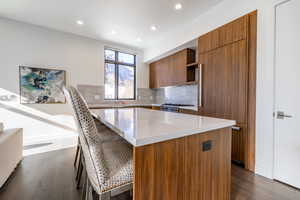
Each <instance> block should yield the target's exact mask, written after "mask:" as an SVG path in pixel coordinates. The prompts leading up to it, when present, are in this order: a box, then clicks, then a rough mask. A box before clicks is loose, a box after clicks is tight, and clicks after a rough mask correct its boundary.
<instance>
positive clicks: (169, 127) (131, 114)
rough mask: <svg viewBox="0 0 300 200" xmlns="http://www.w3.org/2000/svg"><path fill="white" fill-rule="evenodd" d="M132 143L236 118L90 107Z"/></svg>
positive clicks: (222, 124) (219, 124)
mask: <svg viewBox="0 0 300 200" xmlns="http://www.w3.org/2000/svg"><path fill="white" fill-rule="evenodd" d="M91 111H92V113H93V115H94V116H95V117H96V118H98V119H99V120H101V121H102V122H103V123H104V124H105V125H107V126H108V127H110V128H111V129H113V130H114V131H115V132H117V133H118V134H119V135H121V136H122V137H123V138H124V139H125V140H127V141H128V142H129V143H131V144H132V145H133V146H135V147H138V146H143V145H148V144H153V143H158V142H162V141H167V140H171V139H175V138H180V137H185V136H190V135H193V134H199V133H204V132H208V131H212V130H217V129H222V128H226V127H231V126H234V125H235V121H231V120H224V119H217V118H210V117H202V116H198V115H189V114H182V113H172V112H165V111H157V110H150V109H144V108H124V109H91Z"/></svg>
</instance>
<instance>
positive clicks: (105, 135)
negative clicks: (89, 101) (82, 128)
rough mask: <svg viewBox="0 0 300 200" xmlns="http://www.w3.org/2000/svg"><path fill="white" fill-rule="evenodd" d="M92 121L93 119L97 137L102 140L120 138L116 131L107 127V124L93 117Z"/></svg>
mask: <svg viewBox="0 0 300 200" xmlns="http://www.w3.org/2000/svg"><path fill="white" fill-rule="evenodd" d="M94 121H95V124H96V127H97V131H98V135H99V139H100V140H101V141H102V142H107V141H116V140H122V137H121V136H119V135H118V134H117V133H115V132H113V131H112V130H111V129H109V128H108V127H107V126H105V125H104V124H103V123H101V122H100V121H99V120H97V119H94Z"/></svg>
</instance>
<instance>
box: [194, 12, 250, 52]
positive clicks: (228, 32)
mask: <svg viewBox="0 0 300 200" xmlns="http://www.w3.org/2000/svg"><path fill="white" fill-rule="evenodd" d="M248 18H249V17H248V16H244V17H241V18H239V19H237V20H234V21H233V22H230V23H228V24H226V25H224V26H222V27H220V28H218V29H216V30H213V31H211V32H209V33H207V34H205V35H203V36H201V37H199V40H198V50H199V53H200V54H202V53H206V52H208V51H211V50H214V49H217V48H220V47H223V46H225V45H227V44H230V43H234V42H237V41H239V40H243V39H247V33H248Z"/></svg>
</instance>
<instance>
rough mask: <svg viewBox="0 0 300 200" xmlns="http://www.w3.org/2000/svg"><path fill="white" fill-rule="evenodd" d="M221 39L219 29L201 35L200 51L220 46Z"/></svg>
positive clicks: (199, 41)
mask: <svg viewBox="0 0 300 200" xmlns="http://www.w3.org/2000/svg"><path fill="white" fill-rule="evenodd" d="M219 40H220V31H219V30H218V29H217V30H214V31H212V32H209V33H207V34H205V35H203V36H201V37H200V38H199V40H198V47H199V48H198V50H199V53H205V52H208V51H210V50H213V49H216V48H218V47H219V46H220V41H219Z"/></svg>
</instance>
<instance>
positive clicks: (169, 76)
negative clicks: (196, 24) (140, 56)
mask: <svg viewBox="0 0 300 200" xmlns="http://www.w3.org/2000/svg"><path fill="white" fill-rule="evenodd" d="M195 59H196V56H195V51H194V50H192V49H184V50H182V51H179V52H177V53H175V54H173V55H170V56H168V57H165V58H163V59H161V60H158V61H156V62H154V63H151V64H150V88H159V87H166V86H176V85H183V84H186V83H187V82H188V73H187V66H186V65H187V64H190V63H193V62H195Z"/></svg>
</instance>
